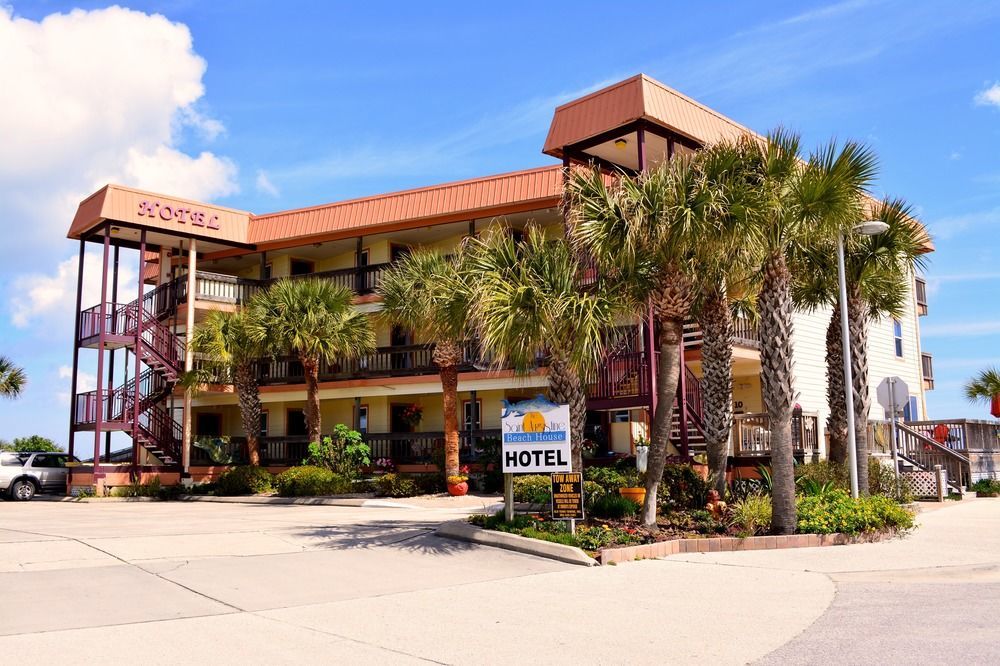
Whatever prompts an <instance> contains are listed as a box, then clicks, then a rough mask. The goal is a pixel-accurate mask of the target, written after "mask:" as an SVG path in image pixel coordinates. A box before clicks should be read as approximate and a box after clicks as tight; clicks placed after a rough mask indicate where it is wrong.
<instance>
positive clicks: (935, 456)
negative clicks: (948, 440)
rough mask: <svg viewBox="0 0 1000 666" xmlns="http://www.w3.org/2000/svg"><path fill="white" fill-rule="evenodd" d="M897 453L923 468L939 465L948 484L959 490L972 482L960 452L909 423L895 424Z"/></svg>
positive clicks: (969, 466)
mask: <svg viewBox="0 0 1000 666" xmlns="http://www.w3.org/2000/svg"><path fill="white" fill-rule="evenodd" d="M896 432H897V433H898V434H897V442H898V447H899V455H900V456H902V457H903V458H905V459H907V460H909V461H911V462H913V463H915V464H917V465H919V466H920V467H922V468H923V469H925V470H928V471H929V470H933V469H934V466H935V465H940V466H941V467H943V468H944V469H945V471H946V472H947V474H948V485H950V486H952V487H954V488H955V489H956V490H958V491H959V492H961V490H962V488H963V487H968V486H969V485H970V484H971V483H972V466H971V465H970V464H969V459H968V458H967V457H965V456H963V455H962V454H961V453H958V452H956V451H955V450H953V449H950V448H948V447H946V446H942V445H941V444H939V443H938V442H936V441H934V440H933V439H931V438H930V437H927V436H926V435H924V434H923V433H921V432H919V431H917V430H914V429H913V428H911V427H910V425H909V424H904V423H897V424H896Z"/></svg>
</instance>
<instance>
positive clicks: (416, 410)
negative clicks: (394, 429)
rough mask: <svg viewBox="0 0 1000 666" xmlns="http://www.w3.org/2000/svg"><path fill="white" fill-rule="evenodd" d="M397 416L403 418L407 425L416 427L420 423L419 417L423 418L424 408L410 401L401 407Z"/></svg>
mask: <svg viewBox="0 0 1000 666" xmlns="http://www.w3.org/2000/svg"><path fill="white" fill-rule="evenodd" d="M399 418H401V419H403V421H404V422H405V423H406V424H407V425H409V426H411V427H416V426H418V425H420V421H421V419H423V418H424V408H423V407H421V406H420V405H418V404H416V403H411V404H409V405H407V406H406V408H405V409H403V412H402V413H401V414H400V415H399Z"/></svg>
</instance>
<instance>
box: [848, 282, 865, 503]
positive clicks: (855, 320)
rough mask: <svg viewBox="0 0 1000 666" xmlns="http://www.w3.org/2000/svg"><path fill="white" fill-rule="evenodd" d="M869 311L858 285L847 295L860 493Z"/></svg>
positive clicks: (863, 472)
mask: <svg viewBox="0 0 1000 666" xmlns="http://www.w3.org/2000/svg"><path fill="white" fill-rule="evenodd" d="M867 313H868V308H867V305H866V304H865V301H864V299H863V298H862V297H861V294H860V292H859V290H858V288H857V287H856V286H852V287H851V289H850V292H849V293H848V295H847V316H848V321H849V326H848V332H849V333H850V340H851V372H852V374H853V377H852V379H853V380H854V386H853V387H852V388H853V390H852V394H853V397H854V438H855V444H856V445H857V456H858V492H859V493H860V494H861V495H867V494H868V410H869V409H871V395H870V394H869V392H868V316H867Z"/></svg>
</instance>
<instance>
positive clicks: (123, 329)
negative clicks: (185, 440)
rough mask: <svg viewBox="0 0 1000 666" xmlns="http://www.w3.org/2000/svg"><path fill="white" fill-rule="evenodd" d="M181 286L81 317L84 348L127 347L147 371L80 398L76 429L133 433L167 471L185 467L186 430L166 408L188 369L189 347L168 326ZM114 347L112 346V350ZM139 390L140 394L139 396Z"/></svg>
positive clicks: (160, 289) (172, 284) (93, 310)
mask: <svg viewBox="0 0 1000 666" xmlns="http://www.w3.org/2000/svg"><path fill="white" fill-rule="evenodd" d="M176 293H177V292H176V282H170V283H167V284H164V285H161V286H160V287H157V288H156V289H154V290H152V291H150V292H148V293H146V294H145V295H144V296H143V297H142V298H141V299H137V300H135V301H133V302H131V303H128V304H127V305H118V304H115V303H108V304H105V317H104V318H103V320H102V318H101V317H100V316H99V313H100V306H97V307H94V308H90V309H89V310H85V311H84V312H82V313H80V316H81V317H82V321H81V336H80V337H81V339H80V340H79V341H78V344H80V345H81V346H84V347H98V348H99V347H100V345H101V344H102V339H103V344H104V345H106V346H107V347H111V348H120V347H125V348H128V349H131V350H132V351H133V353H135V354H136V355H137V356H138V357H139V360H140V361H141V363H142V365H143V366H144V367H145V369H144V370H142V371H141V372H140V373H139V375H138V377H132V378H131V379H129V380H128V381H126V382H125V383H124V384H122V385H121V386H118V387H109V388H106V389H102V391H101V395H100V396H98V392H97V391H96V390H95V391H88V392H86V393H80V394H78V395H77V396H76V407H75V410H74V419H73V422H74V428H75V429H76V430H78V431H86V430H94V429H95V428H96V427H97V423H98V420H99V421H100V422H101V428H102V430H119V431H124V432H129V433H130V434H131V436H132V438H133V440H134V441H136V442H137V443H138V444H139V445H140V446H142V447H143V448H144V449H145V450H146V451H148V452H149V453H150V454H151V455H153V456H154V457H155V458H156V459H158V460H160V461H161V462H162V463H163V465H164V466H166V467H177V466H179V465H180V464H181V451H182V447H181V441H182V430H181V426H180V424H178V423H177V422H176V421H175V420H174V419H173V417H172V416H171V414H170V411H169V410H168V409H167V408H166V406H165V405H164V403H165V401H166V400H167V398H168V397H169V396H170V395H171V393H172V392H173V389H174V386H176V385H177V382H178V381H179V380H180V376H181V373H182V372H183V369H184V353H185V348H184V342H183V341H182V340H181V339H180V338H178V337H177V336H176V335H174V333H173V332H172V331H171V330H170V328H169V327H168V326H166V325H165V324H164V323H163V322H164V320H166V319H167V318H168V317H169V316H171V315H172V314H174V313H175V312H176V308H177V301H176ZM112 345H113V346H112ZM137 389H138V390H137Z"/></svg>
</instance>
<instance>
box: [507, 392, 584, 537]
mask: <svg viewBox="0 0 1000 666" xmlns="http://www.w3.org/2000/svg"><path fill="white" fill-rule="evenodd" d="M569 423H570V421H569V405H557V404H556V403H554V402H551V401H549V400H548V399H547V398H546V397H545V396H543V395H538V396H535V397H534V398H532V399H530V400H522V401H521V402H517V403H514V404H511V403H509V402H507V401H506V400H504V401H503V412H502V413H501V415H500V427H501V434H500V462H501V471H502V472H503V475H504V517H505V519H506V520H508V521H509V520H511V519H513V517H514V474H525V473H532V474H546V473H551V472H570V471H572V470H573V467H572V460H573V458H572V456H571V455H570V444H569Z"/></svg>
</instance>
